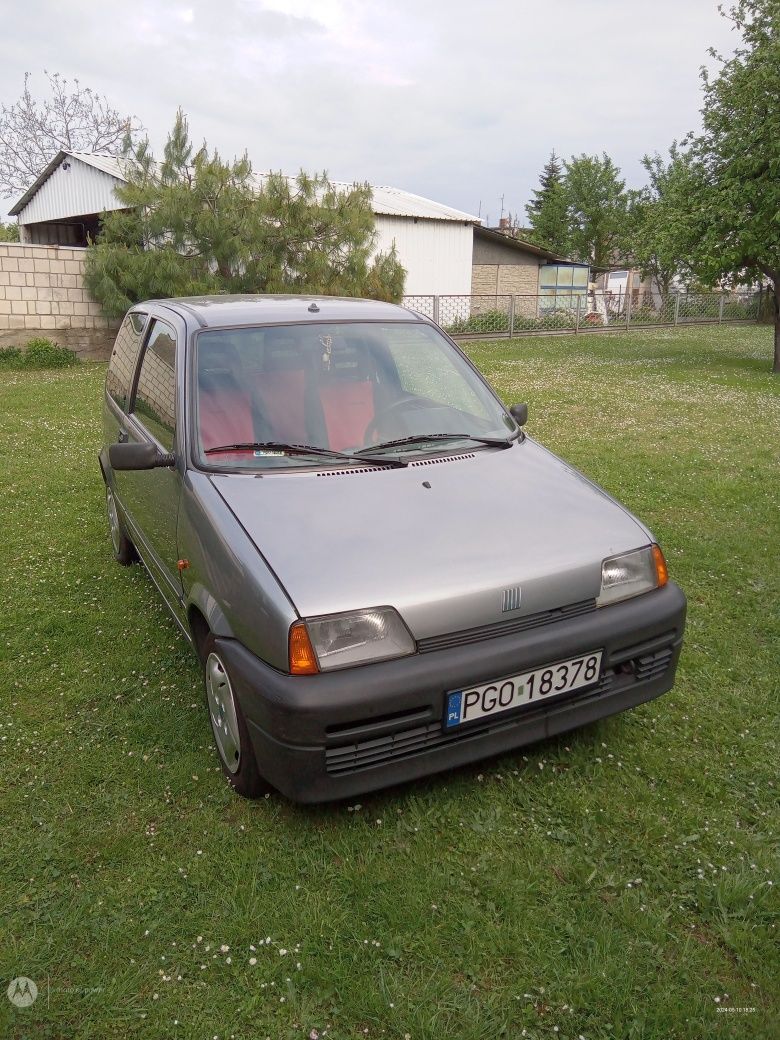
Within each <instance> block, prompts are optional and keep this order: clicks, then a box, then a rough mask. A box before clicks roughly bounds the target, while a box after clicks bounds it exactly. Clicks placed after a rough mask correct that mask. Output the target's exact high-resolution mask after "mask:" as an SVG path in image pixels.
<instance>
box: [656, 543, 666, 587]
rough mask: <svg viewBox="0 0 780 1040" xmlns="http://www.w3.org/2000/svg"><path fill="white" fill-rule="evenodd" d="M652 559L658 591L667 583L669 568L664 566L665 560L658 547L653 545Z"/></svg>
mask: <svg viewBox="0 0 780 1040" xmlns="http://www.w3.org/2000/svg"><path fill="white" fill-rule="evenodd" d="M653 559H654V560H655V573H656V576H657V578H658V588H659V589H660V588H663V586H664V585H665V584H666V583H667V581H669V568H668V567H667V566H666V560H665V559H664V554H663V553H662V552H661V546H660V545H653Z"/></svg>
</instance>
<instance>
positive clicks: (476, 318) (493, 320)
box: [447, 310, 509, 334]
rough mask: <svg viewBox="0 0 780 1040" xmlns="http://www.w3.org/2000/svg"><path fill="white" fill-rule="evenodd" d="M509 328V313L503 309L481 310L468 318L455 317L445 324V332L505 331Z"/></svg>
mask: <svg viewBox="0 0 780 1040" xmlns="http://www.w3.org/2000/svg"><path fill="white" fill-rule="evenodd" d="M508 330H509V315H508V314H505V313H504V311H498V310H494V311H482V312H481V313H480V314H472V315H471V317H470V318H456V319H455V321H453V322H452V324H451V325H448V326H447V332H454V333H456V334H457V333H468V332H507V331H508Z"/></svg>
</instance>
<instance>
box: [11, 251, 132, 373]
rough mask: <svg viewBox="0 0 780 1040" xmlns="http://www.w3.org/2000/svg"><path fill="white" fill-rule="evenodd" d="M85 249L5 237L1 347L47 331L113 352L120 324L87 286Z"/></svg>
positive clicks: (89, 348) (84, 352)
mask: <svg viewBox="0 0 780 1040" xmlns="http://www.w3.org/2000/svg"><path fill="white" fill-rule="evenodd" d="M85 254H86V250H85V249H76V248H66V247H63V246H34V245H21V244H19V243H18V242H0V347H6V346H19V347H21V346H24V344H25V343H26V342H27V341H28V340H30V339H32V338H33V337H35V336H46V337H47V338H48V339H51V340H54V342H56V343H59V344H60V346H63V347H69V348H70V349H71V350H73V351H75V353H77V354H78V355H79V356H81V357H89V358H107V357H108V356H109V354H110V353H111V345H112V344H113V342H114V337H115V336H116V330H117V328H118V327H119V323H118V322H112V321H109V319H108V318H106V316H105V315H104V314H103V311H102V310H101V308H100V304H99V303H97V301H96V300H94V299H93V298H92V296H90V294H89V292H88V291H87V289H86V288H85V286H84V267H85Z"/></svg>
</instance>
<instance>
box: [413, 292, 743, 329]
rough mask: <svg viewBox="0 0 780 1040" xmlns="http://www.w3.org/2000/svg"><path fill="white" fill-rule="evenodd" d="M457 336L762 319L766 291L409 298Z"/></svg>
mask: <svg viewBox="0 0 780 1040" xmlns="http://www.w3.org/2000/svg"><path fill="white" fill-rule="evenodd" d="M404 304H405V306H407V307H410V308H411V309H412V310H415V311H417V312H418V313H420V314H424V315H425V316H426V317H428V318H432V319H433V320H434V321H436V322H438V323H439V325H441V326H442V328H444V329H445V330H446V331H447V332H449V333H450V335H453V336H486V335H491V336H518V335H522V334H523V333H533V332H586V331H588V330H595V329H598V328H632V327H636V326H648V325H686V324H696V323H705V322H716V323H722V322H733V321H758V320H759V318H760V315H761V307H762V297H761V293H689V292H674V293H660V292H638V291H632V292H629V293H620V292H618V293H610V292H590V293H585V292H579V293H577V292H574V291H572V292H571V293H560V292H558V293H557V294H555V295H547V296H544V295H538V296H519V295H514V296H511V295H497V296H405V297H404Z"/></svg>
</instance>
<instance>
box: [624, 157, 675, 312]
mask: <svg viewBox="0 0 780 1040" xmlns="http://www.w3.org/2000/svg"><path fill="white" fill-rule="evenodd" d="M642 165H643V166H644V168H645V170H646V172H647V175H648V179H649V180H648V184H647V185H646V186H645V187H644V188H642V189H641V190H640V191H637V192H632V193H631V194H630V196H629V204H628V214H627V222H626V226H625V229H624V234H623V237H622V241H621V248H622V253H623V256H624V257H625V258H626V260H628V261H630V262H631V263H632V264H633V265H634V266H636V267H638V268H640V270H641V271H642V274H643V276H644V277H649V278H651V279H652V281H653V282H654V283H655V286H656V288H657V289H658V290H659V292H661V293H663V294H664V295H665V294H667V293H668V292H669V290H670V288H671V286H672V281H673V279H674V277H675V275H678V274H681V273H683V272H686V273H687V266H686V264H685V263H684V261H683V260H682V259H681V256H680V235H681V233H683V234H684V233H686V228H687V229H688V230H687V233H688V234H690V227H689V224H690V222H689V220H688V219H687V216H686V210H687V205H688V192H689V190H690V186H691V178H692V173H691V168H690V162H689V160H688V157H687V156H686V155H685V154H683V153H682V152H680V150H679V149H678V148H677V146H676V145H672V147H671V148H670V149H669V160H668V162H667V161H666V160H665V159H664V158H663V156H661V155H658V154H657V153H656V154H655V155H652V156H650V155H645V156H644V158H643V159H642Z"/></svg>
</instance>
